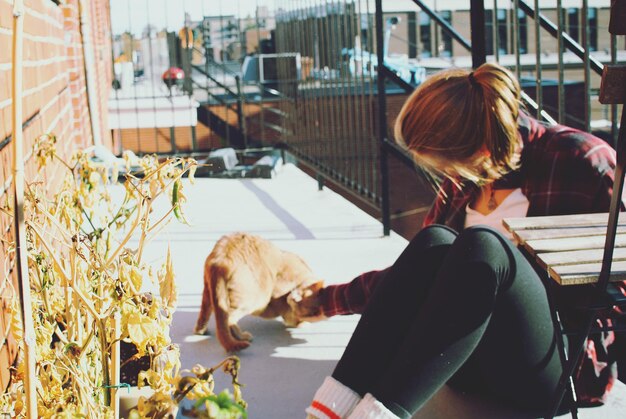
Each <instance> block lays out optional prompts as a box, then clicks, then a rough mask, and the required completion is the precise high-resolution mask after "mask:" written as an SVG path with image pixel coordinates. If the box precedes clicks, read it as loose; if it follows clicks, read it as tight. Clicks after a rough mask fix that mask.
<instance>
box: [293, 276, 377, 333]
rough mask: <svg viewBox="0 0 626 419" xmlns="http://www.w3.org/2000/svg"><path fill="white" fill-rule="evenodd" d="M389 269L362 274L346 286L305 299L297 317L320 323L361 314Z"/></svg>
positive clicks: (340, 285)
mask: <svg viewBox="0 0 626 419" xmlns="http://www.w3.org/2000/svg"><path fill="white" fill-rule="evenodd" d="M388 269H389V268H386V269H383V270H378V271H369V272H365V273H362V274H361V275H359V276H357V277H356V278H354V279H353V280H352V281H350V282H347V283H345V284H339V285H329V286H327V287H325V288H322V289H321V290H319V291H318V292H317V293H314V294H313V295H311V296H308V297H305V298H303V299H302V300H301V301H299V302H298V304H297V306H296V308H295V309H296V315H297V316H298V317H299V318H300V319H302V320H304V321H319V320H323V319H325V318H328V317H331V316H335V315H341V314H360V313H362V312H363V309H364V308H365V306H366V305H367V302H368V301H369V299H370V296H371V295H372V293H373V292H374V290H375V289H376V287H377V286H378V284H379V283H380V281H381V280H382V279H383V278H384V276H385V274H386V273H387V271H388Z"/></svg>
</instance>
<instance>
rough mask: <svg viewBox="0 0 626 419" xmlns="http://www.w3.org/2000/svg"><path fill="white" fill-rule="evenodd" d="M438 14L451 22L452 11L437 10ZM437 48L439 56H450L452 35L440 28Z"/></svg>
mask: <svg viewBox="0 0 626 419" xmlns="http://www.w3.org/2000/svg"><path fill="white" fill-rule="evenodd" d="M439 16H441V18H442V19H443V20H445V21H446V22H448V23H449V24H452V12H451V11H450V10H444V11H441V12H439ZM437 48H439V56H440V57H451V56H452V37H451V36H450V35H448V34H447V33H446V31H444V30H443V28H441V42H440V44H439V45H438V46H437Z"/></svg>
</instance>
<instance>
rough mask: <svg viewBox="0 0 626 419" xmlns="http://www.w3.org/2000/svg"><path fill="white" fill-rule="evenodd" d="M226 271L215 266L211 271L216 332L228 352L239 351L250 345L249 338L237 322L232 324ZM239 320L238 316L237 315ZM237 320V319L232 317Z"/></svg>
mask: <svg viewBox="0 0 626 419" xmlns="http://www.w3.org/2000/svg"><path fill="white" fill-rule="evenodd" d="M225 275H227V273H226V272H224V271H223V270H222V269H220V267H218V266H213V267H212V272H211V289H212V290H213V292H212V293H211V299H212V302H213V310H214V311H215V332H216V334H217V338H218V340H219V341H220V343H221V344H222V346H223V347H224V349H225V350H226V351H227V352H237V351H240V350H242V349H245V348H247V347H248V346H250V341H249V339H246V338H245V336H248V335H247V334H246V335H244V334H242V332H241V331H240V330H239V327H238V326H237V324H236V322H233V324H231V315H230V298H229V296H228V289H227V287H226V280H225ZM235 317H236V320H238V316H235ZM232 320H235V319H232ZM249 338H251V336H249Z"/></svg>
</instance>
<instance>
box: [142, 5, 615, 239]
mask: <svg viewBox="0 0 626 419" xmlns="http://www.w3.org/2000/svg"><path fill="white" fill-rule="evenodd" d="M405 3H406V8H405V9H402V10H401V11H397V10H395V11H387V10H385V7H387V6H386V3H385V2H382V1H379V0H278V1H277V2H276V4H275V5H276V10H275V13H274V16H272V18H271V19H269V21H272V20H273V21H274V22H275V24H274V26H273V28H269V29H273V35H272V37H271V43H272V45H273V51H271V53H270V55H272V54H274V55H276V56H277V57H288V58H285V59H280V58H276V59H275V61H273V62H271V61H268V62H267V65H269V67H268V70H267V71H270V70H271V71H274V72H275V75H274V76H273V77H271V78H270V79H271V80H269V81H267V80H265V81H263V80H261V81H252V82H247V81H246V82H244V81H243V80H244V78H243V75H242V72H241V71H240V68H241V61H238V62H234V61H231V62H232V63H235V64H236V65H235V66H233V65H231V62H218V61H217V59H216V58H214V57H213V56H212V55H210V54H209V52H210V51H209V50H207V49H206V48H200V47H199V46H198V44H195V45H194V48H195V49H194V51H193V54H195V55H196V61H195V62H196V63H197V62H198V59H197V58H198V57H204V61H203V62H201V63H200V64H192V65H191V67H190V72H189V75H190V76H191V77H190V79H191V83H192V86H193V89H192V91H191V92H188V94H190V95H193V98H194V99H195V100H197V101H198V102H199V104H200V108H199V109H200V110H199V111H198V117H199V118H200V119H202V118H204V119H205V120H204V122H205V123H206V125H207V126H208V128H209V129H211V130H213V131H214V132H218V131H220V132H218V133H220V135H221V136H222V137H223V142H222V144H227V145H231V146H235V147H237V148H244V149H245V148H247V147H259V146H261V147H264V146H277V147H281V148H283V149H285V150H287V151H289V152H290V153H291V154H292V155H294V156H295V157H296V158H297V159H298V160H299V161H300V162H301V163H302V164H303V165H304V166H306V167H308V169H310V171H312V172H314V174H315V175H316V176H318V178H320V179H321V178H324V179H326V180H328V181H329V182H331V183H333V184H334V185H336V186H337V187H338V188H340V189H341V190H342V191H344V192H346V193H347V194H348V195H349V197H351V199H353V200H354V201H355V202H357V203H359V204H362V205H363V207H364V208H366V209H367V210H369V211H370V212H371V213H372V214H374V215H377V216H379V217H381V219H382V220H383V224H384V232H385V234H387V233H389V231H390V227H391V225H392V223H393V222H401V221H402V218H403V217H404V216H405V215H406V214H410V215H411V216H414V215H415V214H418V216H415V217H414V218H413V219H412V220H413V222H414V223H415V224H419V221H420V216H423V214H424V212H425V210H426V208H427V204H426V202H428V201H429V200H430V199H431V198H432V196H433V189H432V185H430V184H429V182H428V181H425V180H424V178H423V176H421V175H420V174H419V173H420V172H419V170H417V173H418V174H417V176H412V177H416V178H422V179H421V180H417V181H415V182H413V181H412V180H409V177H410V176H409V175H407V173H415V171H416V168H415V167H414V165H413V162H412V160H411V159H410V157H409V156H408V155H403V154H402V153H403V152H402V150H401V149H399V148H398V147H395V145H394V144H393V137H392V135H391V133H390V131H391V130H390V127H391V125H392V123H393V120H394V118H395V116H396V114H397V112H398V111H399V109H400V106H401V104H402V103H403V102H404V100H405V98H406V97H407V95H408V94H409V93H410V92H411V91H412V90H413V89H414V88H415V87H416V86H417V85H418V84H419V83H420V82H421V80H423V76H424V75H425V74H426V73H431V72H434V71H437V70H439V69H442V68H446V67H449V66H457V67H466V68H472V67H477V66H478V65H480V64H481V63H483V62H485V61H497V62H499V63H500V64H502V65H504V66H506V67H508V68H510V69H511V70H512V71H514V73H515V74H516V75H517V76H518V78H519V79H520V81H521V83H522V87H523V98H524V101H525V102H526V104H527V108H528V110H529V112H530V113H532V114H534V115H535V116H538V117H539V118H540V119H543V120H545V121H547V122H548V123H556V122H559V123H564V124H567V125H570V126H574V127H577V128H580V129H583V130H586V131H592V132H594V133H596V134H597V135H599V136H602V137H603V138H605V139H606V140H607V141H609V142H610V143H614V142H615V139H616V136H617V132H618V130H617V126H618V117H617V115H618V106H617V105H609V106H603V105H602V106H601V105H599V104H598V103H596V101H595V96H596V95H597V92H598V89H599V80H600V77H599V74H600V73H601V71H602V68H603V66H604V65H605V64H609V63H618V62H624V61H626V51H625V46H624V41H623V40H622V39H621V38H620V39H617V37H615V36H610V35H609V34H608V31H606V30H605V28H602V27H599V28H598V22H602V21H604V20H605V17H606V16H605V15H607V14H608V10H609V8H608V4H604V3H606V2H603V3H598V2H596V1H593V0H584V1H582V3H581V7H578V8H575V9H574V8H571V7H569V4H568V5H567V7H565V6H563V2H562V1H561V0H557V1H556V3H555V4H554V5H553V6H552V7H545V6H544V7H541V6H540V3H541V2H539V1H537V0H510V1H503V0H499V1H498V0H495V1H493V2H490V3H488V4H486V3H484V1H483V0H468V1H465V2H456V3H455V7H456V9H455V10H437V9H435V8H433V7H430V5H431V4H432V2H426V1H422V0H406V1H405ZM486 5H487V6H488V7H487V8H485V6H486ZM535 17H536V18H535ZM225 18H226V17H225V16H222V15H220V16H216V17H207V16H204V17H203V20H202V22H204V20H207V19H208V20H211V19H213V20H212V21H213V22H219V25H222V26H223V25H225V23H224V22H220V21H221V20H222V19H225ZM468 22H469V23H470V24H471V30H470V29H469V28H468V27H467V25H466V23H468ZM258 23H259V22H258V21H257V22H254V25H253V26H254V27H253V28H252V29H250V30H251V31H253V32H255V34H256V36H257V37H259V36H260V35H259V33H260V32H259V25H258ZM202 24H203V23H202ZM219 25H218V26H219ZM228 26H230V27H239V28H240V29H241V28H242V27H244V26H245V25H243V26H242V25H241V24H240V23H239V22H237V24H229V25H228ZM248 26H250V25H248ZM220 27H221V26H220ZM241 31H242V32H240V33H239V35H237V36H233V39H235V41H236V42H239V43H240V44H241V43H242V42H243V41H242V40H243V39H245V36H244V35H245V29H241ZM174 35H175V34H174ZM609 36H610V38H609ZM170 38H171V33H170V35H168V41H170V43H171V39H170ZM220 39H221V42H222V44H223V43H224V42H226V41H225V39H226V37H225V36H223V35H222V36H221V38H220ZM259 41H260V38H259ZM133 42H136V41H132V40H131V45H134V44H133ZM151 42H152V41H151ZM170 49H171V48H170ZM228 49H229V48H228V46H227V45H221V50H222V51H227V50H228ZM604 50H606V51H604ZM257 52H260V48H259V49H258V51H257ZM144 53H145V51H144ZM211 53H212V52H211ZM248 53H249V51H248ZM221 54H222V53H220V54H216V55H220V56H221ZM171 56H172V52H171V51H170V58H171ZM242 59H243V55H242V57H240V58H239V60H242ZM154 61H155V60H151V62H154ZM190 61H192V60H190ZM272 66H273V67H272ZM233 67H236V68H235V69H233ZM573 97H575V98H577V99H575V100H572V98H573ZM581 99H582V100H581ZM210 112H213V114H210ZM600 125H603V126H600ZM173 135H174V132H173V131H172V136H173ZM155 137H156V134H155ZM173 143H174V142H173ZM202 144H206V143H202ZM200 148H202V146H200ZM172 150H174V148H173V146H172ZM194 150H195V146H194ZM166 151H167V150H166ZM390 185H393V187H391V188H390V187H389V186H390Z"/></svg>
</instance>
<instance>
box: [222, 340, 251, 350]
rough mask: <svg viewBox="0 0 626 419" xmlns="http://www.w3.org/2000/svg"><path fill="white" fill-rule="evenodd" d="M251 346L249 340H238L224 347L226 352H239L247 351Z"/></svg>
mask: <svg viewBox="0 0 626 419" xmlns="http://www.w3.org/2000/svg"><path fill="white" fill-rule="evenodd" d="M248 346H250V342H249V341H247V340H238V341H234V342H230V343H229V344H228V345H224V349H226V352H239V351H241V350H243V349H246V348H247V347H248Z"/></svg>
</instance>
